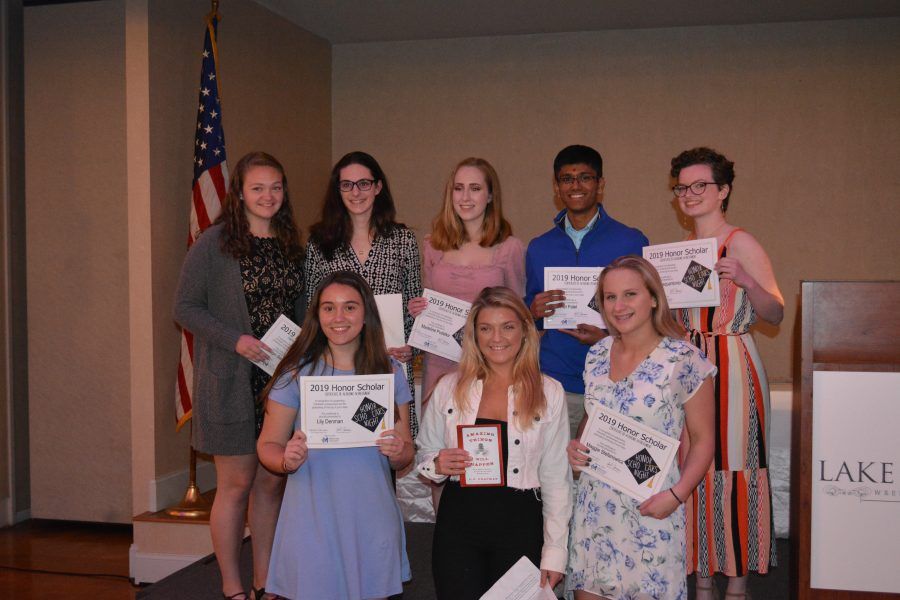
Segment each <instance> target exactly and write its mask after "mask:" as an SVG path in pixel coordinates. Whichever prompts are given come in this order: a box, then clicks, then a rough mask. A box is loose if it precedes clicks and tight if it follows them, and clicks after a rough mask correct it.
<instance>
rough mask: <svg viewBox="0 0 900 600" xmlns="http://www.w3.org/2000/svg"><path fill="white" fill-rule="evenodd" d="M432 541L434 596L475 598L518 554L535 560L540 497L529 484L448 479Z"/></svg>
mask: <svg viewBox="0 0 900 600" xmlns="http://www.w3.org/2000/svg"><path fill="white" fill-rule="evenodd" d="M433 544H434V545H433V547H432V554H431V560H432V564H431V566H432V572H433V573H434V587H435V591H436V593H437V597H438V600H478V599H479V598H480V597H481V596H482V594H484V593H485V592H486V591H487V590H488V589H490V587H491V586H492V585H494V583H495V582H496V581H497V580H498V579H500V577H502V576H503V574H504V573H506V571H508V570H509V568H510V567H512V566H513V565H514V564H515V563H516V562H517V561H518V560H519V559H520V558H522V556H523V555H524V556H527V557H528V558H529V559H530V560H531V561H532V562H533V563H534V564H535V565H537V566H540V564H541V548H542V547H543V545H544V518H543V516H542V514H541V501H540V500H539V499H538V495H537V494H536V493H535V491H534V490H516V489H513V488H508V487H496V488H494V487H491V488H464V487H460V485H459V484H458V483H455V482H448V483H447V484H446V485H445V486H444V491H443V493H442V494H441V502H440V507H439V509H438V515H437V523H436V525H435V529H434V542H433Z"/></svg>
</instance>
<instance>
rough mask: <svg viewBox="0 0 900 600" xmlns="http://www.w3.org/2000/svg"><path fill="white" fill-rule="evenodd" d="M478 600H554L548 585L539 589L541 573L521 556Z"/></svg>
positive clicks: (554, 597) (525, 557)
mask: <svg viewBox="0 0 900 600" xmlns="http://www.w3.org/2000/svg"><path fill="white" fill-rule="evenodd" d="M480 600H556V594H554V593H553V590H552V589H551V588H550V586H549V585H546V586H544V587H541V571H540V569H538V568H537V567H536V566H534V563H532V562H531V561H530V560H528V557H527V556H523V557H522V558H520V559H519V560H518V562H516V564H514V565H513V566H511V567H510V568H509V571H507V572H506V573H504V574H503V577H501V578H500V579H498V580H497V583H495V584H494V585H492V586H491V589H489V590H488V591H487V592H485V593H484V595H483V596H482V597H481V598H480Z"/></svg>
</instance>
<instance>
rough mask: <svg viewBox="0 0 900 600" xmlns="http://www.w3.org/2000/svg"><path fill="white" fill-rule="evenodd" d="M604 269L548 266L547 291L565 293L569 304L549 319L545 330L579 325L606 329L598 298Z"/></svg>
mask: <svg viewBox="0 0 900 600" xmlns="http://www.w3.org/2000/svg"><path fill="white" fill-rule="evenodd" d="M602 272H603V267H544V290H545V291H546V290H562V291H563V292H565V294H566V301H565V303H564V304H563V305H562V306H560V307H558V308H557V309H556V311H555V312H554V313H553V314H552V315H551V316H549V317H544V329H575V328H576V327H578V324H579V323H587V324H588V325H595V326H597V327H603V328H605V327H606V323H604V322H603V315H601V314H600V307H599V306H598V305H597V301H596V300H595V299H594V296H595V295H596V294H597V282H598V281H599V280H600V273H602Z"/></svg>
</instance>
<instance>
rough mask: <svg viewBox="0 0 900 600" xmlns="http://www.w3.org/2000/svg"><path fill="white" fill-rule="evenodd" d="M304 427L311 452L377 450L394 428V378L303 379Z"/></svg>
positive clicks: (390, 376) (301, 416) (360, 376)
mask: <svg viewBox="0 0 900 600" xmlns="http://www.w3.org/2000/svg"><path fill="white" fill-rule="evenodd" d="M299 385H300V398H301V400H300V427H301V429H302V430H303V432H304V433H305V434H306V437H307V445H308V446H309V447H310V448H358V447H363V446H375V445H376V444H375V440H377V439H378V438H379V437H380V436H381V433H382V432H383V431H386V430H388V429H393V428H394V375H393V374H392V373H389V374H385V375H346V376H340V375H331V376H324V377H311V376H304V377H300V383H299Z"/></svg>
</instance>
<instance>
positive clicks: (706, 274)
mask: <svg viewBox="0 0 900 600" xmlns="http://www.w3.org/2000/svg"><path fill="white" fill-rule="evenodd" d="M644 258H646V259H647V260H648V261H650V263H651V264H652V265H653V266H654V267H655V268H656V271H657V272H658V273H659V278H660V279H662V283H663V287H664V288H665V290H666V300H668V302H669V308H693V307H700V306H719V302H720V300H719V275H718V273H716V261H717V260H718V259H719V250H718V242H717V241H716V238H704V239H702V240H690V241H687V242H676V243H674V244H659V245H656V246H645V247H644Z"/></svg>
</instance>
